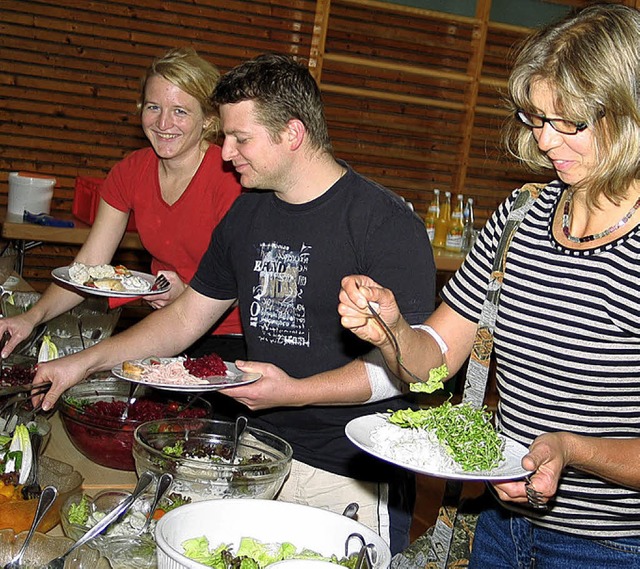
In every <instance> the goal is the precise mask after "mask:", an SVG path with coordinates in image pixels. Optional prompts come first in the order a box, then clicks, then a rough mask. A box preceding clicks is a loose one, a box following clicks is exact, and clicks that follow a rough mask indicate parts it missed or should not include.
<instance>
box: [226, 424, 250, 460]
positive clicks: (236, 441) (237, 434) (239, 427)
mask: <svg viewBox="0 0 640 569" xmlns="http://www.w3.org/2000/svg"><path fill="white" fill-rule="evenodd" d="M248 423H249V420H248V419H247V418H246V417H245V416H244V415H240V416H239V417H237V418H236V425H235V429H234V433H233V449H232V451H231V460H230V461H229V462H230V463H231V464H235V462H236V459H237V458H238V447H239V446H240V439H241V438H242V434H243V433H244V431H245V429H246V428H247V424H248Z"/></svg>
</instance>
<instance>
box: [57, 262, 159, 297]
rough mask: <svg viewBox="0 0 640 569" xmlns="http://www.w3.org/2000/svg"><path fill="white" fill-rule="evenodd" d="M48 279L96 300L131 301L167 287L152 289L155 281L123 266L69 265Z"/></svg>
mask: <svg viewBox="0 0 640 569" xmlns="http://www.w3.org/2000/svg"><path fill="white" fill-rule="evenodd" d="M51 275H52V276H53V278H54V279H55V280H57V281H58V282H60V283H63V284H66V285H68V286H71V287H73V288H75V289H76V290H78V291H82V292H86V293H89V294H93V295H96V296H116V297H121V298H132V297H137V296H152V295H158V294H163V293H164V292H167V291H168V290H169V288H170V287H171V285H170V284H166V285H165V286H159V287H157V288H155V287H154V288H152V287H153V283H154V281H155V277H154V276H153V275H150V274H148V273H141V272H140V271H131V270H129V269H127V268H126V267H125V266H123V265H106V264H105V265H85V264H84V263H72V264H71V265H69V266H66V267H58V268H57V269H53V271H51Z"/></svg>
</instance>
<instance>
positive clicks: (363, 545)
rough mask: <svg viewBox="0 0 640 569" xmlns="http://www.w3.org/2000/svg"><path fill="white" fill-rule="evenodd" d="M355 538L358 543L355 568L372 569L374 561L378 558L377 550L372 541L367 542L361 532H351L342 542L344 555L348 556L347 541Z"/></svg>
mask: <svg viewBox="0 0 640 569" xmlns="http://www.w3.org/2000/svg"><path fill="white" fill-rule="evenodd" d="M353 539H356V540H357V541H358V542H359V543H360V551H359V552H358V558H357V559H356V564H355V565H354V568H355V569H374V566H375V564H376V561H377V560H378V551H377V550H376V546H375V545H374V544H373V543H367V542H366V541H365V540H364V537H362V534H359V533H352V534H351V535H349V537H347V541H346V542H345V544H344V554H345V557H349V549H350V548H349V543H350V542H351V540H353Z"/></svg>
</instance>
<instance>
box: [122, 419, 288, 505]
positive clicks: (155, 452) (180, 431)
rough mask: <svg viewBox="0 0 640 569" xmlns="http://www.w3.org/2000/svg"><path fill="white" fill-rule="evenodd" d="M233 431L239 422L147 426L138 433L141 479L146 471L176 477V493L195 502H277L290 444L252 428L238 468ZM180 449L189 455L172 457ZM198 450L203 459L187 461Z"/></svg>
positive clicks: (197, 421) (194, 421) (246, 435)
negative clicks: (233, 455)
mask: <svg viewBox="0 0 640 569" xmlns="http://www.w3.org/2000/svg"><path fill="white" fill-rule="evenodd" d="M234 432H235V425H234V423H230V422H226V421H215V420H211V419H168V420H159V421H150V422H148V423H144V424H143V425H140V426H139V427H138V428H137V429H136V431H135V434H134V443H133V458H134V460H135V463H136V470H137V472H138V475H140V474H141V473H142V472H144V471H146V470H151V471H152V472H154V473H156V474H161V473H163V472H171V473H172V474H173V476H174V482H173V486H172V491H173V492H177V493H178V494H181V495H182V496H184V497H186V498H189V499H190V500H191V501H192V502H197V501H201V500H208V499H212V498H263V499H269V500H270V499H272V498H274V497H275V495H276V494H277V493H278V491H279V490H280V488H281V487H282V484H283V482H284V480H285V478H286V477H287V475H288V474H289V471H290V470H291V457H292V455H293V451H292V449H291V445H289V443H287V442H286V441H285V440H283V439H281V438H280V437H277V436H275V435H272V434H271V433H268V432H266V431H263V430H260V429H255V428H253V427H247V429H246V430H245V433H244V435H243V436H242V438H241V442H240V444H239V446H238V458H237V460H236V463H234V464H230V463H229V459H228V457H229V456H230V453H231V450H232V448H233V438H234ZM180 447H183V449H184V450H185V451H188V452H186V453H185V452H183V453H179V452H172V450H173V451H176V450H177V449H179V448H180ZM194 450H196V451H197V452H198V454H199V455H200V457H199V458H193V457H189V456H185V454H189V453H191V452H192V451H194ZM225 457H227V458H225Z"/></svg>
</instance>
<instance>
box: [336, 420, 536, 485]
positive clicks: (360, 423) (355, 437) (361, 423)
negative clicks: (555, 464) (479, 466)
mask: <svg viewBox="0 0 640 569" xmlns="http://www.w3.org/2000/svg"><path fill="white" fill-rule="evenodd" d="M387 416H388V415H381V414H375V415H365V416H364V417H358V418H357V419H353V420H352V421H349V423H347V426H346V427H345V433H346V435H347V437H348V438H349V440H350V441H351V442H352V443H353V444H355V445H356V446H357V447H359V448H361V449H362V450H363V451H365V452H368V453H369V454H372V455H373V456H376V457H378V458H381V459H382V460H386V461H387V462H391V463H393V464H396V465H398V466H402V467H403V468H406V469H408V470H412V471H413V472H417V473H419V474H427V475H429V476H437V477H439V478H451V479H455V480H517V479H518V478H524V477H525V476H526V475H527V474H530V471H528V470H525V469H524V468H522V465H521V464H520V463H521V460H522V457H523V456H524V455H525V454H527V452H528V450H527V448H526V447H525V446H523V445H521V444H520V443H518V442H516V441H514V440H512V439H508V438H506V437H504V436H502V435H500V438H502V439H503V440H504V441H505V449H504V455H505V460H504V461H503V462H502V464H500V466H498V467H497V468H495V469H493V470H490V471H487V472H467V471H465V470H462V468H460V469H459V470H454V471H451V470H448V469H447V470H446V471H440V470H439V469H438V468H429V467H425V466H424V465H423V464H417V463H413V464H412V463H411V461H399V460H397V459H395V458H391V457H389V456H385V454H384V453H383V452H381V451H380V450H379V449H377V448H376V447H375V446H374V443H373V442H372V441H371V431H373V430H374V429H376V428H377V427H380V426H382V425H385V424H388V421H387ZM391 426H393V427H395V428H398V429H402V427H399V426H398V425H391Z"/></svg>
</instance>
